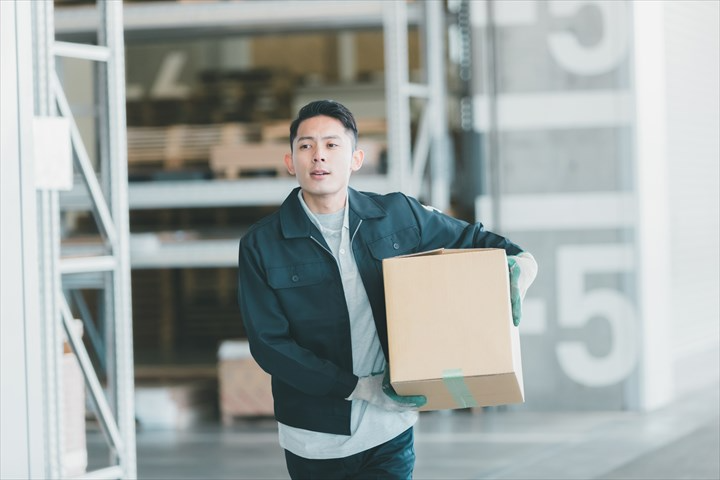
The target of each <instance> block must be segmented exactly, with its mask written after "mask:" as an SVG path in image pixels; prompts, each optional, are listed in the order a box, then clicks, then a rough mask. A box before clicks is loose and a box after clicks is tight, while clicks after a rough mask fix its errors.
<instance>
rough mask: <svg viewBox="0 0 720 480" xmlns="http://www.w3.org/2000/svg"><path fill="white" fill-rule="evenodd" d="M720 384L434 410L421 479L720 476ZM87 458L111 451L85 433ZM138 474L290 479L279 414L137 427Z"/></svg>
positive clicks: (423, 428) (426, 422) (420, 461)
mask: <svg viewBox="0 0 720 480" xmlns="http://www.w3.org/2000/svg"><path fill="white" fill-rule="evenodd" d="M719 405H720V386H718V385H713V386H712V387H709V388H705V389H703V390H701V391H699V392H697V393H696V394H694V395H692V396H689V397H688V398H684V399H682V400H680V401H677V402H675V403H674V404H673V405H671V406H669V407H667V408H664V409H661V410H658V411H655V412H652V413H647V414H640V413H632V412H551V413H548V412H529V411H524V410H520V411H518V410H516V411H511V410H506V411H503V410H500V409H486V410H482V411H454V412H429V413H423V414H422V415H421V418H420V421H419V423H418V425H417V427H416V452H417V463H416V468H415V478H416V479H434V480H437V479H481V478H487V479H527V480H530V479H557V480H561V479H572V480H580V479H618V480H619V479H628V480H630V479H632V480H635V479H652V480H665V479H667V480H670V479H714V480H718V479H720V406H719ZM88 444H89V452H90V457H91V458H90V463H91V467H92V466H93V465H97V466H100V464H101V462H102V459H103V458H107V456H106V454H105V453H104V451H106V449H105V447H104V440H103V437H102V435H101V434H100V433H99V432H89V433H88ZM137 458H138V476H139V477H140V478H142V479H253V480H259V479H286V478H288V476H287V472H286V470H285V463H284V457H283V453H282V451H281V449H280V448H279V446H278V443H277V429H276V426H275V422H274V421H273V420H269V419H261V420H243V421H239V422H236V423H235V424H234V425H233V426H231V427H222V426H220V425H219V424H218V423H209V424H202V425H199V426H196V427H193V428H192V429H186V430H181V431H172V430H150V429H143V428H139V429H138V434H137Z"/></svg>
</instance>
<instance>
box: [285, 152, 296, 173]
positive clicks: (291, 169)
mask: <svg viewBox="0 0 720 480" xmlns="http://www.w3.org/2000/svg"><path fill="white" fill-rule="evenodd" d="M284 160H285V168H287V171H288V173H289V174H290V175H295V167H294V166H293V159H292V154H291V153H286V154H285V158H284Z"/></svg>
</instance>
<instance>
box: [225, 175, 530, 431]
mask: <svg viewBox="0 0 720 480" xmlns="http://www.w3.org/2000/svg"><path fill="white" fill-rule="evenodd" d="M298 189H299V187H298V188H296V189H295V190H293V192H292V193H290V195H289V196H288V197H287V199H285V201H284V202H283V204H282V206H281V207H280V209H279V210H278V211H277V212H275V213H273V214H272V215H270V216H268V217H266V218H264V219H263V220H261V221H259V222H258V223H257V224H255V225H253V227H252V228H251V229H250V231H249V232H248V233H247V234H246V235H245V236H244V237H243V238H242V240H241V242H240V254H239V263H240V271H239V302H240V309H241V313H242V318H243V322H244V324H245V331H246V334H247V337H248V342H249V343H250V349H251V352H252V355H253V357H254V358H255V360H256V361H257V362H258V364H259V365H260V366H261V367H262V368H263V369H264V370H265V371H267V372H268V373H269V374H270V375H271V376H272V391H273V397H274V402H275V418H276V419H277V420H278V421H279V422H281V423H284V424H286V425H290V426H293V427H298V428H303V429H306V430H313V431H318V432H327V433H335V434H341V435H349V434H350V406H351V402H349V401H347V400H345V398H346V397H348V396H349V395H350V393H351V392H352V391H353V389H354V388H355V385H356V384H357V381H358V378H357V377H356V376H355V375H354V374H353V362H352V346H351V340H350V319H349V315H348V309H347V304H346V302H345V295H344V293H343V285H342V281H341V278H340V272H339V270H338V267H337V263H336V261H335V258H334V257H333V255H332V253H331V251H330V248H329V247H328V245H327V244H326V242H325V240H324V239H323V236H322V234H321V233H320V231H319V230H318V229H317V228H316V227H315V225H314V224H313V223H312V222H311V221H310V219H309V218H308V216H307V214H306V213H305V211H304V210H303V208H302V205H301V204H300V200H299V199H298ZM349 206H350V212H349V221H350V235H351V237H350V238H351V245H352V250H353V254H354V256H355V261H356V263H357V267H358V271H359V272H360V276H361V278H362V281H363V285H364V286H365V290H366V292H367V296H368V299H369V300H370V307H371V309H372V313H373V317H374V319H375V325H376V327H377V332H378V336H379V337H380V343H381V344H382V348H383V351H384V353H385V358H389V357H388V342H387V328H386V317H385V294H384V287H383V276H382V260H383V259H384V258H388V257H395V256H397V255H404V254H409V253H415V252H423V251H428V250H433V249H437V248H475V247H493V248H503V249H505V250H506V252H507V254H508V255H517V254H518V253H520V252H521V251H522V250H521V249H520V248H519V247H518V246H517V245H515V244H513V243H511V242H509V241H508V240H506V239H505V238H503V237H501V236H499V235H496V234H494V233H492V232H488V231H485V230H484V229H483V226H482V224H480V223H476V224H468V223H466V222H463V221H461V220H457V219H454V218H452V217H449V216H447V215H445V214H443V213H440V212H438V211H437V210H433V209H429V208H426V207H424V206H423V205H421V204H420V203H419V202H418V201H417V200H415V199H413V198H411V197H407V196H405V195H403V194H400V193H393V194H388V195H378V194H372V193H362V192H357V191H355V190H353V189H349Z"/></svg>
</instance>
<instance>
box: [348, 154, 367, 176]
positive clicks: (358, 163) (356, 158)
mask: <svg viewBox="0 0 720 480" xmlns="http://www.w3.org/2000/svg"><path fill="white" fill-rule="evenodd" d="M364 159H365V152H363V151H362V150H355V151H354V152H353V155H352V162H351V163H350V170H351V171H353V172H357V171H358V170H360V167H362V164H363V160H364Z"/></svg>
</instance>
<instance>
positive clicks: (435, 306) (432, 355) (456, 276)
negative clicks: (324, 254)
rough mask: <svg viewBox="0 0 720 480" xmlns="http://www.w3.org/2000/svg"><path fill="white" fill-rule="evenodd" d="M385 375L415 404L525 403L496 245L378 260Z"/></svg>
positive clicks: (502, 260)
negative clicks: (419, 399) (416, 399)
mask: <svg viewBox="0 0 720 480" xmlns="http://www.w3.org/2000/svg"><path fill="white" fill-rule="evenodd" d="M383 274H384V279H385V298H386V304H387V317H388V318H387V323H388V342H389V350H390V380H391V383H392V385H393V387H394V388H395V390H396V391H397V392H398V393H399V394H400V395H425V396H426V397H427V399H428V403H427V404H426V405H425V406H424V407H423V408H421V410H444V409H456V408H468V407H478V406H490V405H501V404H512V403H522V402H524V390H523V379H522V365H521V359H520V339H519V335H518V329H517V328H516V327H515V326H514V325H513V322H512V311H511V306H510V291H509V284H508V268H507V258H506V255H505V251H504V250H500V249H462V250H443V249H441V250H434V251H431V252H426V253H422V254H415V255H407V256H400V257H394V258H389V259H385V260H384V261H383Z"/></svg>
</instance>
